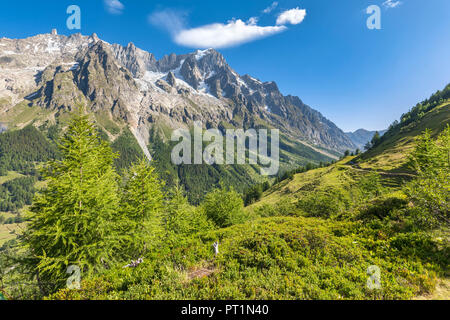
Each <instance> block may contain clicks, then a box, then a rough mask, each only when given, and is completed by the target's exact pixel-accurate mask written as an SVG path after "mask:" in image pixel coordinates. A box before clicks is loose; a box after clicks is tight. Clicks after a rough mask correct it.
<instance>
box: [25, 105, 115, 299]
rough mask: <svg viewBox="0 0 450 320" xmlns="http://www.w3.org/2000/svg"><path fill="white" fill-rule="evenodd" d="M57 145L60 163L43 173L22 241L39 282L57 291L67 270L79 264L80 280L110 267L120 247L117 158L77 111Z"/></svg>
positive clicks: (48, 167)
mask: <svg viewBox="0 0 450 320" xmlns="http://www.w3.org/2000/svg"><path fill="white" fill-rule="evenodd" d="M58 147H59V149H60V152H61V160H55V161H51V162H49V163H48V164H47V165H46V167H45V168H44V170H43V177H44V178H45V181H46V188H45V189H44V190H43V191H42V192H41V193H40V194H38V195H37V196H36V197H35V199H34V202H33V205H32V206H31V208H30V223H29V226H28V229H27V231H26V232H25V234H24V237H23V239H24V244H25V246H26V248H27V249H28V252H29V258H28V259H27V262H28V265H30V266H31V267H32V268H33V270H34V271H35V272H36V274H37V275H38V280H39V281H40V282H41V283H42V284H44V285H45V286H46V287H47V288H49V287H51V288H56V289H57V288H58V287H60V286H61V285H63V284H64V283H65V281H66V279H67V277H68V275H67V274H66V272H67V268H68V266H70V265H76V266H78V267H79V268H80V270H81V272H82V273H83V276H84V275H86V274H88V273H91V272H93V271H96V270H99V269H102V268H105V267H109V266H111V265H112V264H113V263H114V261H115V260H116V258H117V257H116V256H115V252H116V250H117V249H118V248H120V247H121V245H122V237H121V233H120V231H121V230H120V225H121V223H120V222H121V217H120V214H119V210H118V207H119V196H118V175H117V173H116V172H115V170H114V167H113V162H114V159H115V158H116V155H115V154H114V153H113V152H112V150H111V148H110V146H109V144H108V143H107V142H105V141H102V140H101V139H99V137H98V136H97V131H96V129H95V127H94V125H93V124H92V123H91V122H90V121H89V119H88V117H87V116H84V115H82V114H81V112H80V113H79V114H77V115H75V116H74V117H73V118H72V119H71V120H70V123H69V125H68V128H67V130H66V131H65V133H64V135H63V137H62V138H61V140H60V144H59V146H58ZM49 291H53V290H51V289H50V290H49Z"/></svg>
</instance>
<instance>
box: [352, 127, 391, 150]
mask: <svg viewBox="0 0 450 320" xmlns="http://www.w3.org/2000/svg"><path fill="white" fill-rule="evenodd" d="M376 132H377V131H368V130H365V129H359V130H356V131H355V132H346V133H345V134H346V135H347V137H348V138H349V139H350V140H351V141H352V142H353V144H354V145H356V146H357V147H358V149H359V150H361V151H363V150H364V146H365V145H366V144H367V142H369V141H371V140H372V138H373V137H374V136H375V133H376ZM386 132H387V130H380V131H378V133H379V134H380V136H382V135H384V134H385V133H386Z"/></svg>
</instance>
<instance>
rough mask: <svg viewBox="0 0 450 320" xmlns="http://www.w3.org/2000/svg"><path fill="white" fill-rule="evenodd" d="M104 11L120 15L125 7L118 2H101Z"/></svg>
mask: <svg viewBox="0 0 450 320" xmlns="http://www.w3.org/2000/svg"><path fill="white" fill-rule="evenodd" d="M103 2H104V3H105V7H106V10H107V11H108V12H109V13H111V14H122V13H123V10H124V9H125V6H124V5H123V3H122V2H120V1H119V0H103Z"/></svg>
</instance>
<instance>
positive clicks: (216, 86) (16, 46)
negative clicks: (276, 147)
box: [0, 33, 357, 160]
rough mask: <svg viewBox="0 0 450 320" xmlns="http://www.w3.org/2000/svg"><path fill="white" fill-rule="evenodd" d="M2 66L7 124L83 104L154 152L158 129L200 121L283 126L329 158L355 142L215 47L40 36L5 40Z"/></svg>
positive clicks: (113, 131) (0, 105)
mask: <svg viewBox="0 0 450 320" xmlns="http://www.w3.org/2000/svg"><path fill="white" fill-rule="evenodd" d="M0 70H1V72H0V121H1V122H4V123H5V124H6V125H7V126H9V127H19V128H20V127H24V126H26V125H27V124H30V123H34V124H35V125H36V126H38V125H42V124H45V123H46V122H49V123H52V122H55V121H58V119H60V118H61V116H63V115H64V114H66V113H67V112H69V111H71V110H72V109H73V108H74V104H75V102H78V103H83V104H84V105H86V106H87V109H88V111H90V112H92V113H93V114H94V115H95V117H96V118H97V120H98V122H99V123H100V125H101V126H102V127H103V129H104V130H105V131H106V133H107V134H108V135H109V137H110V138H111V139H112V140H114V139H116V138H117V135H118V132H120V131H121V130H122V129H123V128H124V127H129V129H130V130H131V132H132V133H133V135H134V136H135V137H136V139H137V141H138V143H139V145H140V146H141V148H142V150H143V151H144V152H145V154H146V155H147V156H148V157H151V155H150V152H149V150H148V148H147V145H148V141H149V138H150V137H149V132H150V129H151V128H155V127H157V128H159V129H160V131H161V132H165V133H166V137H165V138H170V135H168V134H167V133H168V132H170V130H172V129H178V128H180V127H189V126H190V125H191V124H192V123H193V122H194V121H201V122H202V123H203V125H204V126H205V128H219V129H225V128H229V127H232V128H259V127H266V128H278V129H280V130H281V132H282V135H283V137H284V141H285V142H286V141H287V142H286V143H282V149H283V148H284V150H288V149H293V148H292V146H291V147H289V148H286V145H291V144H292V143H295V144H301V146H302V148H303V149H305V150H307V153H313V154H315V156H316V157H317V156H320V157H322V160H326V159H328V160H331V159H332V158H336V156H337V155H339V154H340V153H342V152H343V151H345V150H347V149H350V150H351V149H356V147H357V146H355V144H354V143H353V142H352V141H351V139H349V137H347V136H346V135H345V133H344V132H343V131H342V130H340V129H339V128H338V127H337V126H336V125H335V124H334V123H332V122H331V121H329V120H328V119H326V118H325V117H323V116H322V115H321V114H320V113H319V112H318V111H315V110H314V109H312V108H311V107H309V106H307V105H305V104H304V103H303V102H302V101H301V100H300V98H298V97H294V96H290V95H288V96H284V95H283V94H282V93H281V92H280V91H279V89H278V87H277V84H276V83H275V82H262V81H259V80H257V79H255V78H253V77H251V76H249V75H243V76H241V75H239V74H238V73H237V72H236V71H234V70H233V69H232V68H231V67H230V66H229V65H228V64H227V62H226V60H225V58H224V57H223V55H222V54H220V53H219V52H217V51H215V50H214V49H209V50H204V51H196V52H194V53H190V54H185V55H175V54H171V55H167V56H164V57H163V58H161V59H159V60H157V59H156V58H155V56H154V55H153V54H151V53H149V52H146V51H144V50H141V49H139V48H137V47H136V46H135V45H134V44H132V43H130V44H128V45H127V46H126V47H124V46H121V45H118V44H109V43H107V42H105V41H102V40H100V39H99V38H98V37H97V35H96V34H93V35H92V36H82V35H81V34H73V35H71V36H64V35H57V34H56V33H52V34H40V35H37V36H34V37H30V38H27V39H6V38H2V39H0ZM282 140H283V139H282ZM294 149H295V148H294ZM307 153H306V154H305V155H304V157H303V158H304V159H306V160H307V159H308V158H311V157H309V156H308V155H307ZM312 158H314V157H312Z"/></svg>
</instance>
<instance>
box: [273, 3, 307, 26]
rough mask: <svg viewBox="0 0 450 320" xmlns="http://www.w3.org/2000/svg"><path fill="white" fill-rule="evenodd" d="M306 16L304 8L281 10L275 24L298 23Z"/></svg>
mask: <svg viewBox="0 0 450 320" xmlns="http://www.w3.org/2000/svg"><path fill="white" fill-rule="evenodd" d="M305 16H306V10H304V9H300V8H298V7H297V8H295V9H291V10H287V11H284V12H282V13H281V14H280V15H279V16H278V18H277V25H286V24H300V23H302V22H303V20H304V19H305Z"/></svg>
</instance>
